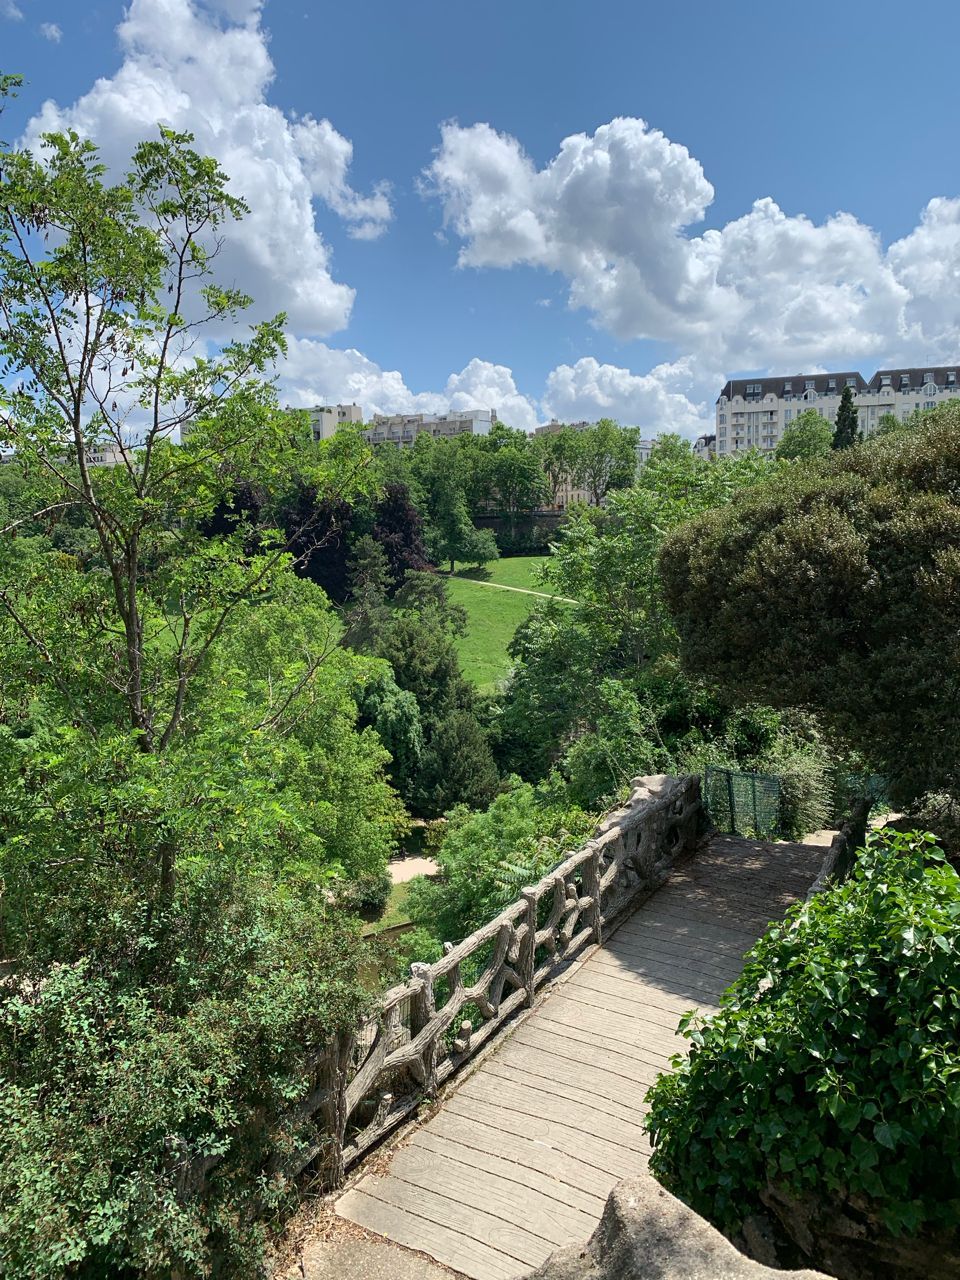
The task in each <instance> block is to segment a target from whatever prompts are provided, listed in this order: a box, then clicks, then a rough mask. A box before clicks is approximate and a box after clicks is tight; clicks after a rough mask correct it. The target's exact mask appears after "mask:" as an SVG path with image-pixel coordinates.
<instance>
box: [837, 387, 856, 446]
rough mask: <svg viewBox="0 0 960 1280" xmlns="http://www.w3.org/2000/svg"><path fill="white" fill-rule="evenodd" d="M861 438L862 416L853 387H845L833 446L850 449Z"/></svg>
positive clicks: (838, 410)
mask: <svg viewBox="0 0 960 1280" xmlns="http://www.w3.org/2000/svg"><path fill="white" fill-rule="evenodd" d="M859 439H860V418H859V415H858V414H857V406H856V405H855V404H854V402H853V388H852V387H844V388H843V393H842V395H841V396H840V406H839V408H838V409H837V423H836V427H835V429H834V432H833V448H834V449H849V448H850V446H851V445H855V444H856V443H857V441H858V440H859Z"/></svg>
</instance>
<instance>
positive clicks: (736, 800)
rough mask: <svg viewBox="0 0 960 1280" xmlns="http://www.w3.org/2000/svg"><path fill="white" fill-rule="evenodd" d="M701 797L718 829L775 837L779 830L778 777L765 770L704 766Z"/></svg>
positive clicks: (740, 834)
mask: <svg viewBox="0 0 960 1280" xmlns="http://www.w3.org/2000/svg"><path fill="white" fill-rule="evenodd" d="M703 798H704V803H705V804H706V808H707V813H708V814H709V815H710V821H711V822H712V824H713V826H714V827H716V829H717V830H718V831H729V832H732V833H734V834H736V835H739V836H751V837H756V836H775V835H777V834H778V833H779V830H780V779H779V778H775V777H773V776H772V775H771V774H768V773H737V772H735V771H734V770H733V769H715V768H709V769H707V773H706V777H705V779H704V786H703Z"/></svg>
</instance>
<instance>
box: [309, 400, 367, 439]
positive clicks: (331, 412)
mask: <svg viewBox="0 0 960 1280" xmlns="http://www.w3.org/2000/svg"><path fill="white" fill-rule="evenodd" d="M307 413H308V414H309V415H310V430H311V432H312V433H313V438H314V440H329V439H330V437H331V436H332V435H334V434H335V432H336V431H337V428H338V427H342V426H343V425H344V423H347V422H353V423H360V422H363V411H362V410H361V408H360V406H359V405H358V404H318V405H316V406H314V408H312V409H308V410H307Z"/></svg>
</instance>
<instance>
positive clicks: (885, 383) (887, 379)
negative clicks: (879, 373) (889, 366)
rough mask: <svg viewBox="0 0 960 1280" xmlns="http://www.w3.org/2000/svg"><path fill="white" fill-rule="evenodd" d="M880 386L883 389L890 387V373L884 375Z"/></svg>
mask: <svg viewBox="0 0 960 1280" xmlns="http://www.w3.org/2000/svg"><path fill="white" fill-rule="evenodd" d="M880 385H881V387H889V385H890V375H889V373H885V374H884V375H883V377H882V378H881V379H880Z"/></svg>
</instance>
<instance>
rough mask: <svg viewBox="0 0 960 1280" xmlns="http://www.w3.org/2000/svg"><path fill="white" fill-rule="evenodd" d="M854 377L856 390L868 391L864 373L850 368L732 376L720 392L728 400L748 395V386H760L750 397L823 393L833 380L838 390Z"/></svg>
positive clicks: (761, 397) (760, 397) (752, 398)
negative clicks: (766, 375) (762, 376)
mask: <svg viewBox="0 0 960 1280" xmlns="http://www.w3.org/2000/svg"><path fill="white" fill-rule="evenodd" d="M848 379H852V381H853V389H854V391H866V389H867V384H866V382H864V380H863V375H862V374H859V373H857V372H856V370H849V371H847V372H843V373H795V374H793V375H791V376H787V375H783V374H781V375H780V376H778V377H776V378H730V379H729V380H728V381H727V382H726V384H725V385H724V388H723V390H722V391H721V392H720V395H721V397H722V396H726V397H727V399H728V400H732V399H733V398H734V397H735V396H743V397H744V398H746V397H747V387H757V386H759V387H760V392H759V394H758V393H757V392H752V393H751V394H750V397H749V398H750V399H751V400H754V399H759V400H762V399H763V397H764V396H769V395H775V396H777V397H778V398H779V397H780V396H784V395H788V396H789V395H793V396H796V395H802V394H803V392H804V391H805V390H808V389H809V390H813V391H816V392H817V393H818V394H820V395H823V394H825V393H826V391H827V389H828V383H830V382H833V384H834V387H833V389H835V390H836V391H837V392H840V391H842V390H843V388H844V387H845V386H846V385H847V380H848ZM808 382H812V383H813V387H812V388H808V387H807V383H808Z"/></svg>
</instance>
